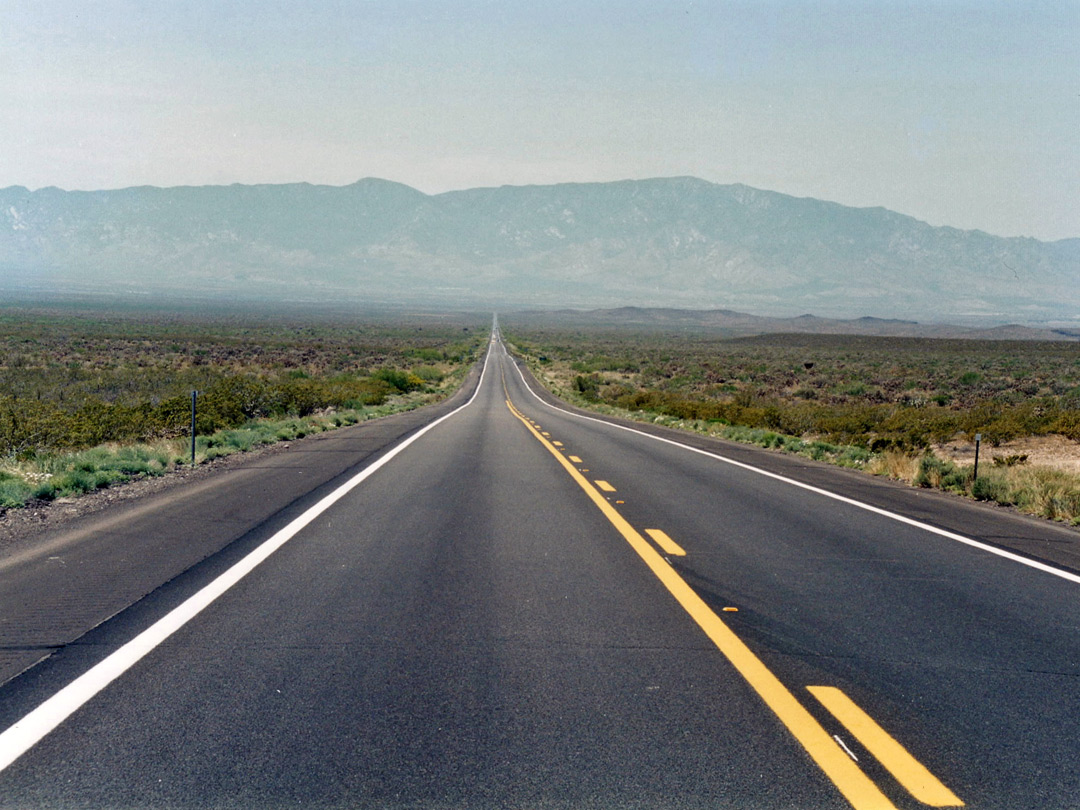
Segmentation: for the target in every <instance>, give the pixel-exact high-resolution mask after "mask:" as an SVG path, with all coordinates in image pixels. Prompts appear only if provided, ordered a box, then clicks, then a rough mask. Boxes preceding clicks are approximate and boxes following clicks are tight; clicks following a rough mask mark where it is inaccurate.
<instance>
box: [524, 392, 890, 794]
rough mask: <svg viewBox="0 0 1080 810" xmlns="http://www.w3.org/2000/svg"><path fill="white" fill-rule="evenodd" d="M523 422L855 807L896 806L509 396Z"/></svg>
mask: <svg viewBox="0 0 1080 810" xmlns="http://www.w3.org/2000/svg"><path fill="white" fill-rule="evenodd" d="M506 404H507V405H508V406H509V407H510V411H511V413H513V414H514V415H515V416H516V417H517V418H518V419H520V420H521V423H522V424H523V425H525V427H526V428H527V429H528V430H529V431H530V432H531V433H532V434H533V435H534V436H535V437H536V439H537V440H538V441H539V442H540V443H541V444H543V445H544V447H546V448H547V449H548V451H549V452H550V453H551V454H552V455H553V456H555V458H556V459H557V460H558V462H559V463H560V464H561V465H562V466H563V468H564V469H565V470H566V472H567V473H569V474H570V477H571V478H573V479H574V480H575V481H576V482H577V484H578V486H580V487H581V488H582V489H583V490H584V491H585V494H586V495H588V496H589V499H590V500H591V501H592V502H593V503H594V504H595V505H596V507H597V508H598V509H599V510H600V511H601V512H603V514H604V517H606V518H607V519H608V520H609V521H610V522H611V524H612V525H613V526H614V527H615V528H616V529H618V531H619V533H620V534H622V536H623V537H624V538H626V541H627V542H628V543H629V544H630V546H631V547H632V548H633V549H634V551H636V552H637V553H638V556H639V557H641V559H642V560H643V561H644V562H645V564H646V565H647V566H648V567H649V569H650V570H651V571H652V572H653V574H655V575H656V577H657V579H659V580H660V581H661V582H662V583H663V584H664V587H666V588H667V589H668V592H669V593H671V595H672V596H674V597H675V599H676V600H677V601H678V602H679V604H680V605H682V607H683V609H684V610H685V611H686V612H687V613H689V614H690V616H691V618H693V620H694V621H695V622H697V624H698V626H699V627H700V628H701V629H702V630H704V631H705V634H706V635H707V636H708V637H709V638H710V639H711V640H712V642H713V643H714V644H715V645H716V646H717V647H718V648H719V649H720V652H722V653H723V654H724V656H725V657H726V658H727V659H728V661H730V662H731V664H732V665H733V666H734V667H735V669H736V670H737V671H738V672H739V674H740V675H742V676H743V678H745V679H746V681H747V683H749V684H750V686H751V687H752V688H753V689H754V691H755V692H757V693H758V695H760V696H761V698H762V700H764V701H765V704H766V705H767V706H768V707H769V708H770V709H772V710H773V712H774V713H775V714H776V716H777V717H778V718H779V719H780V722H781V723H783V724H784V725H785V726H786V727H787V729H788V731H790V732H791V733H792V735H794V737H795V739H797V740H798V741H799V742H800V743H801V744H802V746H803V748H805V749H806V752H807V753H808V754H809V755H810V756H811V758H812V759H813V760H814V762H816V763H817V764H818V767H820V768H821V769H822V770H823V771H824V772H825V774H826V776H828V777H829V779H831V780H832V782H833V784H834V785H836V787H837V789H838V790H839V791H840V792H841V793H842V794H843V795H844V798H846V799H847V800H848V801H849V802H850V803H851V805H852V806H853V807H855V808H856V810H896V808H895V805H893V803H892V802H890V801H889V799H888V797H886V796H885V794H884V793H882V792H881V789H880V788H878V786H877V785H875V784H874V783H873V782H872V781H870V779H869V778H868V777H867V776H866V774H864V773H863V772H862V771H861V770H859V766H858V765H856V764H855V763H854V762H852V760H851V758H850V757H849V756H848V755H847V754H846V753H844V751H843V750H842V749H841V748H840V746H839V745H837V743H836V741H835V740H834V739H833V738H832V737H830V736H829V734H828V732H826V731H825V729H824V728H822V726H821V724H820V723H818V721H817V720H815V719H814V716H813V715H812V714H810V712H808V711H807V710H806V708H805V707H804V706H803V705H802V704H801V703H799V701H798V700H797V699H796V698H795V696H794V695H793V694H791V692H790V691H789V690H788V688H787V687H786V686H784V685H783V684H782V683H781V682H780V680H779V679H778V678H777V677H776V676H775V675H773V673H772V671H771V670H769V668H768V667H766V666H765V664H764V663H763V662H762V661H761V659H759V658H758V657H757V656H756V655H754V653H753V652H751V650H750V648H749V647H747V646H746V644H744V643H743V641H742V639H740V638H739V637H738V636H736V635H735V633H733V632H732V631H731V629H730V628H729V627H728V626H727V625H726V624H724V623H723V622H722V621H721V620H720V617H719V616H717V615H716V614H715V613H714V612H713V611H712V609H711V608H710V607H709V606H708V605H707V604H706V603H705V601H704V600H703V599H702V598H701V597H700V596H698V595H697V593H695V592H694V590H693V588H691V587H690V586H689V585H687V584H686V582H685V580H683V578H682V577H680V576H679V575H678V573H676V571H675V569H674V568H672V567H671V566H670V565H668V564H667V562H666V561H665V560H664V558H663V557H661V556H660V554H659V552H657V551H656V549H654V548H653V547H652V546H651V545H649V541H648V540H646V539H645V538H644V537H642V536H641V535H640V534H639V533H638V531H637V530H636V529H635V528H634V527H633V526H631V525H630V524H629V523H628V522H627V520H626V519H625V518H624V517H623V516H622V515H620V514H619V513H618V511H617V510H616V509H615V507H614V506H612V505H611V504H610V503H608V501H607V499H606V498H605V497H604V496H603V495H601V494H600V492H599V491H598V490H597V489H596V487H594V486H592V485H591V484H590V483H589V482H588V480H587V479H586V478H585V476H583V475H582V474H581V473H579V472H578V471H577V469H576V468H575V467H574V466H573V465H572V464H571V463H570V462H569V461H567V459H566V458H565V457H564V456H563V454H562V453H560V452H559V451H558V450H556V449H555V448H554V447H552V446H551V443H550V442H548V441H547V440H546V439H544V437H543V436H541V435H540V433H539V431H537V430H535V429H533V427H532V426H531V425H530V424H529V422H528V420H527V419H526V418H525V417H524V416H523V415H522V414H521V413H520V412H519V411H518V410H517V409H516V408H515V407H514V406H513V404H512V403H511V402H510V401H509V400H508V401H507V403H506Z"/></svg>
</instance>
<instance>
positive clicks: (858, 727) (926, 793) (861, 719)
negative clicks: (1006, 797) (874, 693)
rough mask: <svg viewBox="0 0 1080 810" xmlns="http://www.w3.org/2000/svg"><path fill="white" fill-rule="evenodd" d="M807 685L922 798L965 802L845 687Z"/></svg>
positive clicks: (924, 800) (957, 803)
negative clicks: (880, 723)
mask: <svg viewBox="0 0 1080 810" xmlns="http://www.w3.org/2000/svg"><path fill="white" fill-rule="evenodd" d="M806 688H807V689H808V690H810V694H812V695H813V696H814V697H816V698H817V699H818V700H819V701H821V705H822V706H824V707H825V708H826V709H828V710H829V712H830V713H831V714H832V716H833V717H835V718H836V719H837V720H839V721H840V722H841V723H843V724H844V727H845V728H846V729H847V730H848V731H850V732H851V734H852V735H853V736H854V737H855V739H857V740H858V741H859V742H861V743H862V744H863V746H864V747H865V748H866V750H867V751H869V752H870V753H871V754H873V755H874V756H875V757H877V760H878V762H880V763H881V764H882V765H884V766H885V769H886V770H887V771H888V772H889V773H891V774H892V775H893V776H895V777H896V781H897V782H899V783H900V784H901V785H903V786H904V787H905V788H907V790H908V792H909V793H910V794H911V795H912V796H914V797H915V798H916V799H918V800H919V801H920V802H922V803H923V804H928V805H930V806H931V807H963V806H964V803H963V802H962V801H960V799H959V798H958V797H957V796H956V794H955V793H953V792H952V791H951V790H949V789H948V788H947V787H945V785H943V784H941V782H940V781H939V780H938V778H937V777H936V776H934V775H933V774H932V773H930V771H928V770H927V769H926V767H925V766H923V764H922V763H920V762H919V761H918V760H917V759H915V757H913V756H912V755H911V754H909V753H908V752H907V749H905V748H904V746H902V745H900V743H898V742H897V741H896V740H894V739H893V738H892V737H890V736H889V734H888V733H887V732H886V731H885V729H883V728H882V727H881V726H879V725H878V724H877V723H876V722H874V719H873V718H872V717H870V715H868V714H867V713H866V712H864V711H863V710H862V709H860V708H859V707H858V706H857V705H855V702H854V701H852V700H851V698H849V697H848V696H847V695H845V694H844V693H843V692H842V691H840V690H839V689H837V688H836V687H834V686H808V687H806Z"/></svg>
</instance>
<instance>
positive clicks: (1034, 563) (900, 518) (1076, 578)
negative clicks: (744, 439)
mask: <svg viewBox="0 0 1080 810" xmlns="http://www.w3.org/2000/svg"><path fill="white" fill-rule="evenodd" d="M503 350H504V351H505V347H504V349H503ZM514 368H516V369H517V373H518V376H519V377H521V382H522V384H523V385H524V386H525V390H526V391H528V392H529V393H530V394H532V395H533V396H534V397H535V398H536V399H537V400H538V401H539V402H540V404H541V405H544V406H545V407H547V408H551V409H552V410H553V411H558V412H559V413H564V414H566V415H567V416H572V417H574V418H575V419H583V420H585V421H588V422H599V423H600V424H602V425H607V426H608V427H611V428H615V429H617V430H625V431H627V432H629V433H636V434H637V435H639V436H644V437H645V438H647V439H652V440H653V441H657V442H663V443H664V444H670V445H672V446H674V447H679V448H681V449H683V450H689V451H690V452H691V453H697V454H698V455H702V456H708V457H709V458H712V459H716V460H717V461H722V462H724V463H725V464H730V465H732V466H733V467H739V468H740V469H743V470H746V471H748V472H752V473H756V474H757V475H764V476H765V477H766V478H772V479H773V480H776V481H782V482H784V483H785V484H790V485H791V486H793V487H798V488H799V489H805V490H806V491H807V492H813V493H815V494H817V495H822V496H824V497H826V498H831V499H833V500H834V501H840V502H841V503H846V504H848V505H849V506H854V507H856V508H857V509H863V510H865V511H867V512H873V513H874V514H875V515H880V516H881V517H885V518H888V519H889V520H895V521H897V522H898V523H903V524H906V525H908V526H914V527H915V528H917V529H922V530H923V531H927V532H930V533H931V534H936V535H938V536H939V537H945V538H948V539H949V540H955V541H956V542H957V543H963V544H964V545H966V546H971V547H972V548H977V549H979V550H980V551H986V552H988V553H990V554H994V555H996V556H998V557H1004V558H1005V559H1006V560H1011V561H1013V562H1016V563H1020V564H1021V565H1026V566H1028V567H1029V568H1034V569H1036V570H1038V571H1042V572H1043V573H1046V574H1052V575H1053V576H1055V577H1060V578H1061V579H1066V580H1068V581H1069V582H1075V583H1077V584H1080V574H1074V573H1072V572H1071V571H1063V570H1062V569H1060V568H1055V567H1054V566H1052V565H1047V564H1046V563H1044V562H1039V561H1038V560H1032V559H1029V558H1027V557H1022V556H1020V555H1019V554H1014V553H1013V552H1011V551H1006V550H1005V549H1003V548H997V547H996V546H991V545H988V544H986V543H983V542H980V541H978V540H975V539H973V538H971V537H965V536H964V535H962V534H957V533H956V532H950V531H949V530H948V529H939V528H938V527H937V526H931V525H930V524H929V523H923V522H921V521H918V520H915V519H914V518H909V517H906V516H905V515H901V514H898V513H897V512H890V511H889V510H887V509H882V508H881V507H880V506H872V505H871V504H868V503H863V502H862V501H857V500H855V499H854V498H848V497H847V496H845V495H838V494H837V493H835V492H829V490H827V489H822V488H821V487H815V486H814V485H813V484H804V483H803V482H802V481H796V480H795V479H794V478H788V477H787V476H786V475H780V474H779V473H774V472H769V471H768V470H762V469H760V468H759V467H754V466H753V465H751V464H746V463H745V462H742V461H735V459H731V458H727V457H725V456H721V455H720V454H719V453H711V452H709V451H708V450H701V449H700V448H697V447H691V446H690V445H688V444H683V443H682V442H677V441H675V440H674V439H668V438H665V437H663V436H654V435H653V434H651V433H646V432H645V431H643V430H637V429H636V428H632V427H628V426H627V425H620V424H617V423H615V422H608V421H607V420H604V419H597V418H596V417H594V416H583V415H582V414H580V413H574V412H573V411H568V410H566V409H565V408H560V407H558V406H557V405H552V404H551V403H550V402H546V401H545V400H544V399H543V398H542V397H541V396H540V395H539V394H538V393H536V392H535V391H534V390H533V389H532V386H530V385H529V383H528V382H527V381H526V380H525V373H524V372H523V371H522V370H521V369H520V368H519V367H518V365H517V364H516V363H514Z"/></svg>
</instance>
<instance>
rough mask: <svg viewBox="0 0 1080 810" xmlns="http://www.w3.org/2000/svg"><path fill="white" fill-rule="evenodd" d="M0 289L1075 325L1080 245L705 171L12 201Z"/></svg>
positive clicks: (3, 233) (2, 211)
mask: <svg viewBox="0 0 1080 810" xmlns="http://www.w3.org/2000/svg"><path fill="white" fill-rule="evenodd" d="M0 290H8V291H15V290H20V291H29V292H34V291H71V292H105V291H109V292H130V293H133V294H154V295H175V296H183V297H202V296H213V297H218V298H222V297H224V298H242V299H248V300H264V301H318V300H321V299H326V300H334V301H339V302H340V301H346V300H355V301H358V302H368V303H373V302H374V303H377V302H401V303H410V302H412V303H422V304H427V305H433V304H441V305H447V306H483V307H491V308H495V307H537V308H545V309H550V308H558V307H585V308H588V307H619V306H627V305H632V306H650V307H658V306H659V307H691V308H695V309H713V308H726V309H738V310H742V311H748V312H753V313H755V314H760V315H775V316H791V315H797V314H800V313H804V312H810V313H814V314H816V315H822V316H829V317H834V318H856V317H860V316H874V317H880V318H907V319H914V320H918V321H922V322H927V321H953V322H960V323H1005V322H1023V323H1037V322H1043V321H1064V322H1076V321H1077V319H1078V317H1080V239H1067V240H1062V241H1058V242H1040V241H1038V240H1035V239H1029V238H1003V237H997V236H992V235H989V234H986V233H982V232H980V231H960V230H956V229H953V228H939V227H932V226H930V225H928V224H926V223H923V222H920V221H918V220H915V219H913V218H911V217H907V216H903V215H901V214H897V213H895V212H892V211H888V210H885V209H883V208H872V209H856V208H849V207H845V206H842V205H838V204H836V203H830V202H823V201H820V200H815V199H803V198H795V197H790V196H786V195H784V194H779V193H775V192H770V191H760V190H757V189H753V188H749V187H747V186H742V185H715V184H712V183H708V182H705V181H703V180H698V179H694V178H665V179H654V180H639V181H622V182H614V183H582V184H561V185H554V186H524V187H510V186H504V187H501V188H478V189H470V190H466V191H454V192H447V193H444V194H437V195H426V194H423V193H422V192H420V191H417V190H415V189H412V188H410V187H408V186H404V185H401V184H398V183H393V182H389V181H385V180H376V179H366V180H361V181H359V182H358V183H355V184H353V185H350V186H344V187H331V186H313V185H308V184H290V185H264V186H241V185H232V186H204V187H181V188H167V189H160V188H153V187H139V188H129V189H122V190H116V191H94V192H74V191H73V192H68V191H62V190H60V189H56V188H47V189H41V190H39V191H34V192H31V191H28V190H27V189H24V188H21V187H12V188H7V189H3V190H0Z"/></svg>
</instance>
